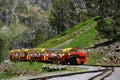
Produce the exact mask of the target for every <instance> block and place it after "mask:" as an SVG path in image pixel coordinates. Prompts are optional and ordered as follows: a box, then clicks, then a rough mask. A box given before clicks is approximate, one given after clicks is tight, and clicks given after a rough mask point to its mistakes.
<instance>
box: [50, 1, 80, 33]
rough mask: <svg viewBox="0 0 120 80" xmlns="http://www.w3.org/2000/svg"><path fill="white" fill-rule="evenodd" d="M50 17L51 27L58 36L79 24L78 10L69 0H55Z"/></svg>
mask: <svg viewBox="0 0 120 80" xmlns="http://www.w3.org/2000/svg"><path fill="white" fill-rule="evenodd" d="M48 17H49V23H50V25H52V26H53V28H54V29H55V30H56V31H57V33H58V34H59V33H60V32H62V31H64V30H65V29H68V28H70V27H72V26H73V25H75V24H76V23H78V22H79V15H78V14H77V12H76V8H75V6H74V4H73V3H72V2H70V1H69V0H55V1H54V2H53V4H52V9H51V10H50V15H49V16H48Z"/></svg>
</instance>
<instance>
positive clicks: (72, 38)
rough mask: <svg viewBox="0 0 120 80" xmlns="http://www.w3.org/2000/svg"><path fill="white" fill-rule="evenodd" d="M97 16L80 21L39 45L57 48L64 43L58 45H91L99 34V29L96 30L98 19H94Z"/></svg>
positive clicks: (81, 46)
mask: <svg viewBox="0 0 120 80" xmlns="http://www.w3.org/2000/svg"><path fill="white" fill-rule="evenodd" d="M95 18H97V17H93V18H91V19H89V20H86V21H85V22H80V23H79V24H77V25H75V26H74V27H73V28H71V29H68V30H66V31H64V32H62V33H61V34H59V35H56V36H55V37H53V38H51V39H49V40H47V41H45V42H44V43H42V44H41V45H39V46H38V47H44V48H53V47H54V48H57V46H58V45H60V44H62V43H63V45H61V46H58V47H62V48H65V47H78V48H85V47H89V46H90V45H92V44H94V43H95V42H96V40H95V36H96V35H97V31H96V30H95V27H96V24H97V21H95V20H94V19H95ZM55 46H56V47H55Z"/></svg>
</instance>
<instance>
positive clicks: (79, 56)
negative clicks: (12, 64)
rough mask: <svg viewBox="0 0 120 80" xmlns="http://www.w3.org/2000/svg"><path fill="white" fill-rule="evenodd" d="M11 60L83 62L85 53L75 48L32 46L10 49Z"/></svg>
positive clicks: (85, 58) (85, 59)
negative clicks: (29, 47) (30, 47)
mask: <svg viewBox="0 0 120 80" xmlns="http://www.w3.org/2000/svg"><path fill="white" fill-rule="evenodd" d="M9 54H10V60H11V61H39V62H50V63H60V64H85V63H87V53H86V52H84V51H79V50H78V49H77V48H64V49H47V48H32V49H21V50H18V49H17V50H11V51H10V52H9Z"/></svg>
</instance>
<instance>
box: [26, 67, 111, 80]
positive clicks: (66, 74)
mask: <svg viewBox="0 0 120 80" xmlns="http://www.w3.org/2000/svg"><path fill="white" fill-rule="evenodd" d="M107 70H112V69H108V68H105V69H99V70H92V71H84V72H74V73H64V74H58V75H57V74H56V75H50V76H44V77H39V78H32V79H28V80H47V79H51V78H56V77H65V76H72V75H77V74H85V73H95V72H105V71H107ZM99 75H100V74H99ZM94 77H95V76H94ZM90 80H92V78H90Z"/></svg>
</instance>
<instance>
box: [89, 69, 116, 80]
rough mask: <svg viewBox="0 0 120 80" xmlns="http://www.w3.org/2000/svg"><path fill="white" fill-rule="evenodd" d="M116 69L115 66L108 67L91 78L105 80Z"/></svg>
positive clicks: (92, 79) (91, 79)
mask: <svg viewBox="0 0 120 80" xmlns="http://www.w3.org/2000/svg"><path fill="white" fill-rule="evenodd" d="M113 71H114V67H113V68H110V69H108V68H106V70H105V71H103V72H102V73H100V74H98V75H96V76H94V77H92V78H90V79H89V80H104V79H105V78H106V77H108V76H110V75H111V74H112V73H113Z"/></svg>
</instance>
